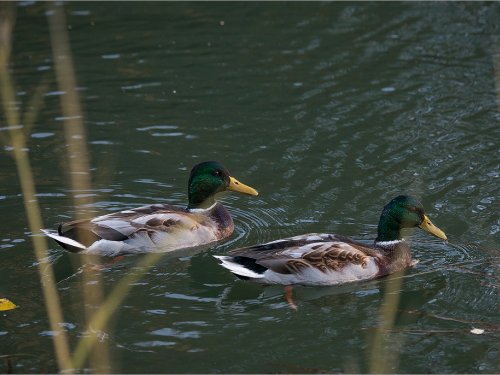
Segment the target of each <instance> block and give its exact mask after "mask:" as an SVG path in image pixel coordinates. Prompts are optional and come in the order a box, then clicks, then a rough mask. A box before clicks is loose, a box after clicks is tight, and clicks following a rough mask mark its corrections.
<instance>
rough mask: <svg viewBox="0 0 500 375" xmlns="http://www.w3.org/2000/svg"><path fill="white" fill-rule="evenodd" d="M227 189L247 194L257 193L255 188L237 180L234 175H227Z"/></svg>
mask: <svg viewBox="0 0 500 375" xmlns="http://www.w3.org/2000/svg"><path fill="white" fill-rule="evenodd" d="M228 189H229V190H232V191H237V192H238V193H243V194H249V195H259V193H258V192H257V190H255V189H254V188H251V187H250V186H247V185H245V184H243V183H241V182H239V181H238V180H237V179H236V178H234V177H229V187H228Z"/></svg>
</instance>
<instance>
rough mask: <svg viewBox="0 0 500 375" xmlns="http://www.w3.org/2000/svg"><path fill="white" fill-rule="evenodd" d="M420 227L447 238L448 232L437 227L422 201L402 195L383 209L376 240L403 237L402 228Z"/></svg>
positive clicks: (444, 238) (391, 239)
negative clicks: (427, 213) (428, 215)
mask: <svg viewBox="0 0 500 375" xmlns="http://www.w3.org/2000/svg"><path fill="white" fill-rule="evenodd" d="M414 227H419V228H421V229H423V230H425V231H426V232H429V233H430V234H432V235H434V236H436V237H439V238H441V239H443V240H446V239H447V237H446V234H444V232H443V231H442V230H441V229H439V228H438V227H436V226H435V225H434V224H432V222H431V221H430V219H429V218H428V217H427V215H426V214H425V211H424V207H423V206H422V203H420V202H419V201H418V200H417V199H415V198H413V197H410V196H408V195H400V196H398V197H396V198H394V199H393V200H392V201H390V202H389V203H388V204H387V205H386V206H385V207H384V209H383V211H382V215H380V221H379V223H378V236H377V239H376V240H375V241H376V242H380V241H394V240H399V239H401V229H403V228H414Z"/></svg>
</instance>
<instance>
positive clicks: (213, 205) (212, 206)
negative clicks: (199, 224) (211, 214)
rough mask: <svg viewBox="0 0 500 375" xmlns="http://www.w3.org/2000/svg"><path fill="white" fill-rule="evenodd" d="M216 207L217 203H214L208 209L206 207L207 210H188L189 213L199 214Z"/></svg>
mask: <svg viewBox="0 0 500 375" xmlns="http://www.w3.org/2000/svg"><path fill="white" fill-rule="evenodd" d="M216 205H217V202H215V203H214V204H212V205H211V206H210V207H207V208H190V209H189V212H194V213H200V214H201V213H203V212H207V211H211V210H212V209H213V208H214V207H215V206H216Z"/></svg>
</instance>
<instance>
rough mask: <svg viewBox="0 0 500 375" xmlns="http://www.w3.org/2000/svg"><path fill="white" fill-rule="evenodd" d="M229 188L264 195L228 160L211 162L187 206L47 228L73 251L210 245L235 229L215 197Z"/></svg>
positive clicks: (192, 183) (192, 185)
mask: <svg viewBox="0 0 500 375" xmlns="http://www.w3.org/2000/svg"><path fill="white" fill-rule="evenodd" d="M226 190H232V191H237V192H240V193H244V194H248V195H258V193H257V191H256V190H255V189H253V188H251V187H250V186H247V185H245V184H243V183H241V182H239V181H238V180H237V179H235V178H234V177H231V176H230V174H229V172H228V170H227V169H226V168H225V167H224V166H223V165H222V164H220V163H218V162H215V161H207V162H203V163H200V164H197V165H195V166H194V167H193V169H192V170H191V174H190V176H189V182H188V200H189V203H188V205H187V207H178V206H173V205H169V204H153V205H149V206H143V207H139V208H134V209H130V210H125V211H121V212H116V213H112V214H108V215H103V216H98V217H96V218H93V219H86V220H77V221H72V222H68V223H62V224H60V225H59V228H58V230H57V232H56V231H55V230H45V229H43V230H42V231H43V232H44V233H45V234H46V235H47V236H49V237H51V238H53V239H54V240H55V241H56V242H57V243H58V244H59V245H61V246H62V247H63V248H65V249H66V250H69V251H71V252H78V253H86V254H98V255H105V256H117V255H121V254H130V253H146V252H152V251H172V250H176V249H181V248H187V247H194V246H199V245H204V244H208V243H211V242H214V241H218V240H221V239H223V238H226V237H228V236H229V235H231V233H232V232H233V230H234V224H233V219H232V218H231V215H230V214H229V212H228V211H227V210H226V208H225V207H224V206H223V205H222V204H221V203H219V202H217V201H216V200H215V195H216V194H217V193H220V192H223V191H226Z"/></svg>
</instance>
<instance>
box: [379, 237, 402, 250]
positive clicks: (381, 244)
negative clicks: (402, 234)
mask: <svg viewBox="0 0 500 375" xmlns="http://www.w3.org/2000/svg"><path fill="white" fill-rule="evenodd" d="M401 242H404V240H403V239H401V240H393V241H378V242H375V245H377V246H378V247H383V248H385V249H390V248H392V247H394V246H396V245H397V244H399V243H401Z"/></svg>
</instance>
